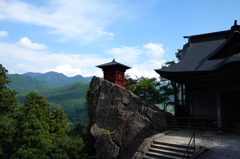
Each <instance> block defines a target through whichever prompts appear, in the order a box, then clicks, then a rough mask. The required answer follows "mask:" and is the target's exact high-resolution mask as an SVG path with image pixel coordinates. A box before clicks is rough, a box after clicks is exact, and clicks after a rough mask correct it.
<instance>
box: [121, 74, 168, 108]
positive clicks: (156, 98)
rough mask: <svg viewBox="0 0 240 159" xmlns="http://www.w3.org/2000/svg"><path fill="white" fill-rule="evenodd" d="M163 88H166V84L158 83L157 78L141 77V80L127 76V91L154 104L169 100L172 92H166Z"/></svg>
mask: <svg viewBox="0 0 240 159" xmlns="http://www.w3.org/2000/svg"><path fill="white" fill-rule="evenodd" d="M163 88H165V85H164V83H161V82H160V81H157V79H156V78H146V77H141V78H139V79H132V78H130V77H129V76H126V89H128V90H130V91H132V92H133V93H134V94H136V95H138V96H139V97H140V98H142V99H144V100H146V101H148V102H150V103H153V104H159V103H163V102H165V101H167V100H169V93H170V91H169V90H168V91H167V92H165V89H163Z"/></svg>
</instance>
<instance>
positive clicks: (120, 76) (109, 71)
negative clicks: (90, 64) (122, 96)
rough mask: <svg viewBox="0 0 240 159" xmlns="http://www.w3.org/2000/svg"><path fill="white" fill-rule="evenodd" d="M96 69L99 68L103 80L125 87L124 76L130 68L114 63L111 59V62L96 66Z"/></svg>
mask: <svg viewBox="0 0 240 159" xmlns="http://www.w3.org/2000/svg"><path fill="white" fill-rule="evenodd" d="M96 67H99V68H101V69H102V70H103V78H104V79H105V80H108V81H110V82H112V83H115V84H116V85H119V86H122V87H125V86H124V74H125V71H126V70H127V69H129V68H130V67H128V66H126V65H123V64H121V63H118V62H116V61H115V59H113V61H112V62H109V63H105V64H102V65H98V66H96Z"/></svg>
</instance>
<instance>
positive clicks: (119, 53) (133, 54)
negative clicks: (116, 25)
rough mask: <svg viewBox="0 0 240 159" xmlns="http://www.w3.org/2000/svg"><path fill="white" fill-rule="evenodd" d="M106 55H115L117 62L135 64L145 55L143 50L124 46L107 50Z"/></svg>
mask: <svg viewBox="0 0 240 159" xmlns="http://www.w3.org/2000/svg"><path fill="white" fill-rule="evenodd" d="M106 53H108V54H111V55H113V56H114V58H116V60H117V61H124V62H126V63H135V62H137V61H138V58H139V56H140V55H141V54H142V53H143V50H142V49H141V48H136V47H128V46H123V47H120V48H113V49H110V50H107V51H106Z"/></svg>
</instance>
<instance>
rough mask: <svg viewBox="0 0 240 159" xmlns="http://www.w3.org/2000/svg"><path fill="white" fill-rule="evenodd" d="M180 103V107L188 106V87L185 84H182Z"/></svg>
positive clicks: (179, 95)
mask: <svg viewBox="0 0 240 159" xmlns="http://www.w3.org/2000/svg"><path fill="white" fill-rule="evenodd" d="M178 101H179V105H186V86H185V84H180V90H179V94H178Z"/></svg>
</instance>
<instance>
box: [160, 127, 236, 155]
mask: <svg viewBox="0 0 240 159" xmlns="http://www.w3.org/2000/svg"><path fill="white" fill-rule="evenodd" d="M192 133H193V130H186V129H184V130H174V131H171V132H170V133H168V134H166V135H164V136H160V137H158V138H157V139H156V140H158V141H163V142H170V143H176V144H188V142H189V139H190V137H191V135H192ZM196 145H197V146H206V148H207V149H209V150H208V151H206V152H205V153H204V154H203V155H201V156H200V157H199V158H200V159H240V135H236V134H227V133H226V134H219V133H217V132H215V131H199V130H198V131H196Z"/></svg>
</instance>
